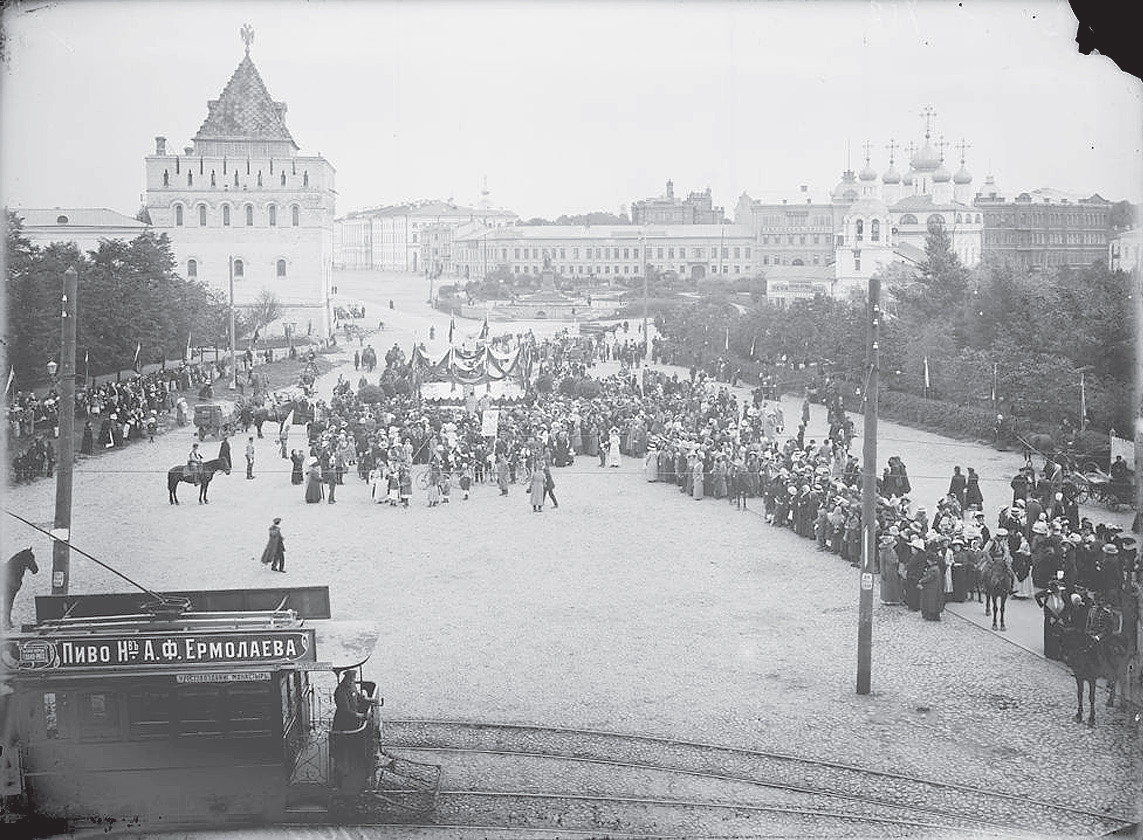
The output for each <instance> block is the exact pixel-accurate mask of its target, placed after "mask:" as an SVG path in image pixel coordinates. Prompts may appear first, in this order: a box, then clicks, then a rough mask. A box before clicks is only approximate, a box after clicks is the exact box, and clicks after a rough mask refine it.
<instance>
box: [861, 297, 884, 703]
mask: <svg viewBox="0 0 1143 840" xmlns="http://www.w3.org/2000/svg"><path fill="white" fill-rule="evenodd" d="M880 297H881V280H880V278H878V277H870V278H869V379H868V382H867V383H866V386H865V394H864V397H865V450H864V464H863V465H862V472H861V527H862V529H863V530H864V535H863V536H864V537H865V539H864V541H863V545H864V548H865V550H864V551H863V552H862V557H861V589H860V596H859V601H858V617H857V693H858V694H868V693H869V684H870V671H871V660H872V654H873V560H874V558H875V557H876V556H877V367H878V364H879V356H880V351H879V347H878V339H879V334H880V327H881V301H880Z"/></svg>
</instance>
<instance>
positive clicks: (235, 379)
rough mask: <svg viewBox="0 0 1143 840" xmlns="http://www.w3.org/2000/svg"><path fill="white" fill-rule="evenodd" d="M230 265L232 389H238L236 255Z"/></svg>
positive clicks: (231, 259) (231, 258)
mask: <svg viewBox="0 0 1143 840" xmlns="http://www.w3.org/2000/svg"><path fill="white" fill-rule="evenodd" d="M229 266H230V315H229V318H230V390H231V391H237V390H238V365H237V364H236V363H235V361H234V347H235V345H236V344H237V343H238V342H237V341H235V339H234V257H230V259H229Z"/></svg>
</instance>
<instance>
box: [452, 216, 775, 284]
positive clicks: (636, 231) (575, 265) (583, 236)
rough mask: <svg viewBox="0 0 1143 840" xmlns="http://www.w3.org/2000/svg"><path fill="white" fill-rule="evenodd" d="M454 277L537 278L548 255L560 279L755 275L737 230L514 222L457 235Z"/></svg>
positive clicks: (749, 246) (748, 243) (749, 244)
mask: <svg viewBox="0 0 1143 840" xmlns="http://www.w3.org/2000/svg"><path fill="white" fill-rule="evenodd" d="M452 254H453V265H454V268H453V273H454V274H455V275H456V276H460V277H465V278H479V277H484V276H485V275H486V274H488V272H490V271H493V270H495V269H498V268H503V269H505V270H507V271H510V272H512V273H513V274H532V275H539V274H540V272H541V271H542V270H543V268H544V260H545V258H547V259H548V260H549V262H550V263H551V267H552V269H553V270H554V271H556V272H557V273H559V274H561V275H563V276H565V277H583V278H588V277H591V278H595V279H604V280H612V279H620V280H621V279H623V278H634V277H641V276H642V274H643V265H644V263H645V264H647V265H649V266H651V267H652V268H654V269H655V270H657V271H659V272H667V271H673V272H676V273H677V274H679V275H680V276H683V277H689V278H691V279H701V278H703V277H706V276H708V275H718V276H726V277H749V276H752V275H753V274H754V244H753V238H752V236H751V234H750V231H749V230H747V229H745V228H742V227H739V226H737V225H731V224H725V225H673V226H659V225H645V226H644V225H590V226H584V225H517V226H515V227H501V228H496V229H489V228H484V227H479V228H473V229H471V230H468V231H457V233H456V235H455V237H454V239H453V248H452Z"/></svg>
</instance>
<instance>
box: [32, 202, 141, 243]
mask: <svg viewBox="0 0 1143 840" xmlns="http://www.w3.org/2000/svg"><path fill="white" fill-rule="evenodd" d="M13 212H15V214H16V215H17V216H18V217H19V218H20V219H21V220H22V227H23V233H24V236H26V237H27V238H28V239H29V240H30V241H31V243H32V244H33V245H38V246H40V247H41V248H42V247H44V246H46V245H50V244H52V243H53V242H74V243H75V244H76V246H77V247H78V248H79V250H80V251H95V250H97V249H98V248H99V243H100V242H101V241H102V240H104V239H122V240H124V241H125V242H130V241H131V240H132V239H134V238H135V237H136V236H138V235H139V234H141V233H142V232H143V231H145V230H147V228H148V227H149V225H147V224H146V223H145V222H141V221H139V220H138V219H135V218H133V217H131V216H125V215H124V214H122V213H117V212H116V211H114V210H108V209H107V208H106V207H96V208H70V207H69V208H60V207H54V208H52V209H50V210H46V209H39V208H31V207H29V208H18V209H16V210H14V211H13Z"/></svg>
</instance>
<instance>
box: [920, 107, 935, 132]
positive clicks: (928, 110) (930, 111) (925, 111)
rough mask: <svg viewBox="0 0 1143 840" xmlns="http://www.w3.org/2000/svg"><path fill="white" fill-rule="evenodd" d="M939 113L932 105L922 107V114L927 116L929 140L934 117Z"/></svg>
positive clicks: (926, 128) (926, 129)
mask: <svg viewBox="0 0 1143 840" xmlns="http://www.w3.org/2000/svg"><path fill="white" fill-rule="evenodd" d="M936 115H937V111H936V109H935V108H933V106H932V105H926V106H925V107H924V108H922V109H921V116H922V117H924V118H925V139H926V140H928V139H929V136H930V133H931V131H932V121H933V117H935V116H936Z"/></svg>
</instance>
